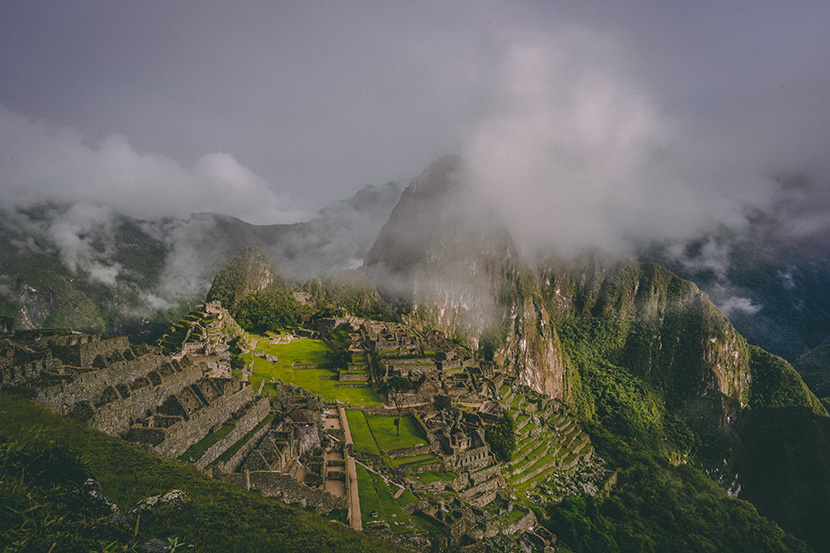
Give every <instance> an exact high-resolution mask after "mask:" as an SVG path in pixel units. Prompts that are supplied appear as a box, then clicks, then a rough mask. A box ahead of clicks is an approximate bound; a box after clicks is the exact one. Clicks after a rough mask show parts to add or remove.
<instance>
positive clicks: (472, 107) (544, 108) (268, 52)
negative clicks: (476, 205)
mask: <svg viewBox="0 0 830 553" xmlns="http://www.w3.org/2000/svg"><path fill="white" fill-rule="evenodd" d="M828 28H830V2H827V1H817V2H808V1H803V2H802V1H799V2H768V1H738V0H735V1H730V2H722V1H711V2H705V1H701V2H667V1H665V0H660V1H641V2H616V1H612V0H606V1H592V0H579V1H573V2H559V1H555V0H541V1H516V2H488V1H475V2H474V1H452V0H443V1H440V2H432V1H425V2H401V1H391V0H386V1H382V2H371V1H367V0H360V1H359V2H358V1H348V0H338V1H331V2H313V1H309V2H287V1H273V0H270V1H262V2H258V1H242V0H241V1H239V2H226V1H223V2H219V1H206V0H199V1H187V0H176V1H170V0H163V1H154V0H142V1H126V0H125V1H117V0H110V1H104V0H97V1H85V0H74V1H72V2H63V1H53V2H43V1H37V0H25V1H24V0H6V1H4V2H2V4H0V191H1V192H0V200H2V201H3V202H7V203H15V204H23V205H25V204H27V203H32V202H37V201H44V200H48V199H54V200H58V201H65V202H74V201H83V202H95V201H100V202H105V203H108V204H111V205H112V206H113V207H114V208H115V209H117V210H119V211H123V212H126V213H128V214H131V215H135V216H140V217H155V216H159V215H170V214H186V213H189V212H191V211H215V212H222V213H227V214H231V215H235V216H237V217H240V218H242V219H245V220H248V221H250V222H255V223H270V222H286V221H293V220H299V219H302V218H304V217H306V216H307V214H308V213H310V212H313V211H315V210H316V209H319V208H320V207H322V206H323V205H324V204H326V203H329V202H331V201H333V200H337V199H343V198H346V197H349V196H351V195H352V194H353V193H354V192H355V191H356V190H357V189H359V188H360V187H362V186H364V185H366V184H380V183H383V182H386V181H389V180H393V179H404V180H405V181H408V180H409V179H411V178H413V177H414V176H416V175H418V174H419V173H420V172H421V171H422V170H423V169H424V168H426V167H427V166H428V165H429V163H430V162H431V161H433V160H434V159H436V158H438V157H439V156H441V155H443V154H449V153H455V154H461V155H465V156H467V157H468V158H470V159H471V160H472V161H473V163H474V165H475V166H476V167H477V169H478V170H479V171H480V172H482V173H486V176H485V177H482V179H483V181H484V185H485V187H486V188H487V190H488V191H489V193H490V194H491V195H492V196H493V197H494V198H495V199H496V200H497V201H499V202H500V203H503V204H505V206H506V212H507V213H508V216H512V217H513V218H514V219H515V220H519V221H521V220H524V222H525V226H526V227H533V228H539V227H540V226H541V227H543V228H544V232H545V233H547V234H551V233H559V234H561V233H563V232H565V230H564V227H562V226H559V227H558V226H556V225H555V224H554V225H548V226H545V225H546V223H545V222H544V221H549V220H550V219H557V220H560V221H567V223H568V228H574V227H575V228H576V231H575V232H573V233H572V234H573V235H574V236H577V235H578V236H585V235H587V236H588V240H594V239H596V240H597V241H599V242H600V243H601V244H603V245H608V246H609V247H613V246H614V244H613V243H612V242H613V240H611V239H609V236H611V235H614V236H617V235H631V236H634V237H637V236H638V235H639V234H648V233H652V234H655V233H661V232H670V233H671V232H674V233H676V234H682V233H686V232H692V231H694V230H695V228H696V227H697V226H699V224H700V222H701V221H703V220H705V219H706V217H711V219H712V220H715V221H730V220H733V219H734V218H736V217H739V216H740V215H739V214H740V209H741V205H743V204H748V205H753V206H764V205H766V204H768V203H769V202H770V201H773V199H774V198H775V197H776V194H777V193H778V192H777V190H776V188H775V184H774V178H775V177H778V176H781V175H788V174H796V173H801V174H804V175H806V176H808V178H809V180H810V181H811V182H812V183H813V185H812V186H813V187H814V188H813V192H808V193H807V195H808V197H809V196H810V195H811V194H815V195H816V197H820V198H823V200H822V201H826V198H827V188H828V182H830V181H828V176H829V175H830V167H829V166H828V165H829V164H830V155H828V153H830V152H828V145H830V106H829V105H828V102H830V32H828ZM806 203H808V204H809V203H811V202H810V201H808V202H806ZM530 204H533V206H532V207H528V206H529V205H530ZM672 206H673V207H672ZM526 209H527V210H528V211H529V215H528V216H527V217H525V216H524V215H526V214H525V213H524V211H525V210H526ZM655 210H659V211H661V212H662V213H663V214H662V215H661V216H659V217H655V216H651V215H647V214H646V211H655ZM617 211H618V212H617ZM611 212H615V213H611ZM826 213H827V212H825V211H821V212H820V213H819V214H818V215H817V217H818V218H819V220H820V223H821V221H824V216H825V215H826ZM511 214H512V215H511ZM577 219H578V220H590V221H592V223H591V226H590V228H589V227H588V226H587V225H584V226H582V227H580V226H579V223H578V221H577ZM600 220H601V221H604V223H603V224H602V225H599V226H597V225H596V224H595V223H596V221H600ZM825 222H826V221H825ZM520 230H521V229H520ZM524 232H525V233H526V234H532V232H533V231H532V230H531V229H529V228H525V229H524ZM570 238H573V236H569V239H570Z"/></svg>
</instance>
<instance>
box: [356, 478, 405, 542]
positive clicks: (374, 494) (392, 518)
mask: <svg viewBox="0 0 830 553" xmlns="http://www.w3.org/2000/svg"><path fill="white" fill-rule="evenodd" d="M357 485H358V490H359V491H358V493H359V495H360V515H361V516H362V517H363V527H364V528H366V527H367V526H370V525H371V521H373V520H382V521H384V522H386V523H388V524H389V526H390V529H391V530H392V533H393V534H404V533H406V532H413V531H414V529H413V528H407V526H406V525H407V524H413V521H412V520H411V519H410V517H409V515H408V514H406V512H405V511H404V510H403V509H402V508H401V504H400V503H398V500H396V499H395V496H394V494H393V492H392V491H391V490H390V489H389V487H388V486H387V485H386V482H384V481H383V479H382V478H381V477H380V476H378V475H377V474H375V473H374V472H370V471H369V470H367V469H366V467H364V466H363V465H357ZM404 496H406V494H405V493H404V494H403V495H402V496H401V499H404ZM410 496H411V492H410ZM412 497H414V496H412ZM410 501H411V498H407V499H406V500H405V503H406V502H410ZM372 511H377V513H378V516H377V518H372V516H371V513H372Z"/></svg>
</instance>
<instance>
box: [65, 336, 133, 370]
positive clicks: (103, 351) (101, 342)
mask: <svg viewBox="0 0 830 553" xmlns="http://www.w3.org/2000/svg"><path fill="white" fill-rule="evenodd" d="M129 347H130V341H129V339H128V338H127V337H126V336H116V337H114V338H102V337H100V336H96V335H92V336H89V335H83V334H81V335H78V337H77V341H76V342H74V343H73V342H71V341H70V343H69V344H67V345H62V346H59V345H53V346H52V347H51V350H52V355H54V356H55V357H57V358H59V359H60V360H61V361H63V362H64V363H65V364H66V365H71V366H73V367H91V366H93V363H94V362H95V360H96V358H97V357H98V356H99V355H100V356H101V357H102V358H104V359H107V358H111V357H112V356H118V355H120V354H121V352H123V351H124V350H127V349H129Z"/></svg>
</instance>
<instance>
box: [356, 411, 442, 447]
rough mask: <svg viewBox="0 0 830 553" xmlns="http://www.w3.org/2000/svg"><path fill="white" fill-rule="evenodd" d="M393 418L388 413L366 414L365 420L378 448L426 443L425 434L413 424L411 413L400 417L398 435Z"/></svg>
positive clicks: (413, 445)
mask: <svg viewBox="0 0 830 553" xmlns="http://www.w3.org/2000/svg"><path fill="white" fill-rule="evenodd" d="M395 418H396V417H394V416H389V415H366V421H367V422H368V423H369V428H370V429H371V430H372V435H373V436H374V437H375V441H376V442H377V444H378V447H379V448H380V449H403V448H406V447H415V446H418V445H426V444H427V443H428V442H427V438H426V436H424V435H423V434H422V433H421V431H420V429H419V428H418V427H417V426H416V425H415V419H414V417H413V416H412V415H406V416H404V417H401V432H400V436H398V430H397V428H396V427H395Z"/></svg>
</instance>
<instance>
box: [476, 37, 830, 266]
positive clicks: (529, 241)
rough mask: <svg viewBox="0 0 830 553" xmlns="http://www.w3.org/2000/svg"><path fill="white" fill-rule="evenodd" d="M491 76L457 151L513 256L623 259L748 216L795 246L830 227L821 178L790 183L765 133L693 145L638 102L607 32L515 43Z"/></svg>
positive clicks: (638, 89)
mask: <svg viewBox="0 0 830 553" xmlns="http://www.w3.org/2000/svg"><path fill="white" fill-rule="evenodd" d="M499 75H500V78H499V82H500V83H502V88H501V91H500V95H499V98H500V101H499V105H498V108H497V109H496V110H494V112H493V113H492V114H490V115H489V116H488V117H486V118H485V119H484V120H483V121H482V122H481V124H480V125H479V126H478V127H477V128H476V129H475V131H474V132H473V133H472V134H471V136H470V140H469V142H468V144H467V146H466V148H465V155H466V157H467V158H468V159H469V160H470V162H471V165H472V167H473V171H474V173H475V178H474V180H475V182H477V183H478V184H479V186H480V187H481V189H482V190H483V192H484V193H485V194H487V196H488V197H489V198H490V199H491V202H492V203H493V205H495V206H498V207H499V209H500V210H501V212H502V214H503V216H504V218H505V220H506V221H507V223H508V225H509V226H510V228H511V231H512V232H513V234H514V236H515V238H516V240H517V242H518V244H519V245H520V246H521V247H522V248H523V249H524V251H526V252H533V251H538V250H540V249H541V250H549V249H553V250H556V251H557V252H559V253H567V254H573V253H577V252H579V251H581V250H583V249H585V248H600V249H604V250H608V251H611V252H614V253H620V254H625V255H635V254H636V253H637V252H638V251H639V250H640V249H641V248H642V247H643V245H645V244H648V243H650V242H652V241H661V242H666V243H672V242H677V243H684V242H687V241H689V240H692V239H696V238H698V237H700V236H701V235H703V234H706V233H707V232H709V231H710V230H711V229H713V228H722V229H726V230H727V231H728V232H730V233H734V234H736V235H737V234H743V233H744V232H745V231H746V229H747V228H748V227H749V226H750V224H751V221H752V219H753V217H755V218H757V214H758V213H767V214H770V215H771V216H774V217H776V218H778V219H779V220H781V221H782V223H783V224H782V228H781V230H786V231H787V232H791V233H793V234H797V235H799V236H802V237H803V236H805V235H818V234H820V233H823V232H826V231H827V230H828V227H829V226H830V204H828V202H827V196H828V194H827V181H826V180H822V179H824V178H825V175H824V174H822V173H818V174H817V179H818V180H815V179H811V178H810V177H808V182H809V185H807V184H804V183H803V182H802V184H800V185H792V184H791V180H789V181H788V180H787V179H783V180H782V179H781V177H780V175H781V173H782V171H785V169H786V165H783V164H782V165H775V163H777V162H776V160H777V159H780V153H781V152H780V150H778V149H776V148H774V147H772V146H770V145H769V143H768V141H767V139H766V137H761V138H760V139H754V137H752V136H743V137H741V138H742V141H741V142H740V143H737V144H734V143H733V144H727V143H726V141H725V140H724V139H723V136H722V135H720V134H718V133H717V132H715V133H713V134H710V135H706V136H699V135H698V134H696V132H695V129H694V128H693V125H691V124H689V122H688V121H687V120H685V119H683V118H681V117H678V116H674V115H672V114H671V113H669V112H667V111H666V110H665V109H664V108H663V107H662V106H661V105H660V103H659V102H658V101H656V99H655V98H654V97H653V96H652V95H651V94H650V93H649V90H648V87H647V86H646V85H645V82H644V80H643V79H640V78H638V75H637V73H636V71H635V64H634V62H633V60H632V59H631V57H630V54H629V53H628V52H627V51H626V47H625V44H621V43H619V42H618V41H617V40H615V38H614V37H613V36H609V35H604V34H602V33H597V32H595V31H592V30H590V29H587V28H584V27H573V28H570V29H567V30H563V31H561V32H559V33H556V34H552V35H551V34H548V35H537V36H526V35H523V36H519V37H516V38H514V39H513V40H512V41H511V44H510V47H509V48H508V49H507V51H506V53H505V56H504V59H503V60H502V61H501V63H500V65H499ZM713 130H716V129H713ZM730 134H731V136H730V137H729V138H730V140H732V139H733V138H734V132H732V133H730ZM802 180H803V179H802ZM788 182H789V183H790V184H787V183H788Z"/></svg>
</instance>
